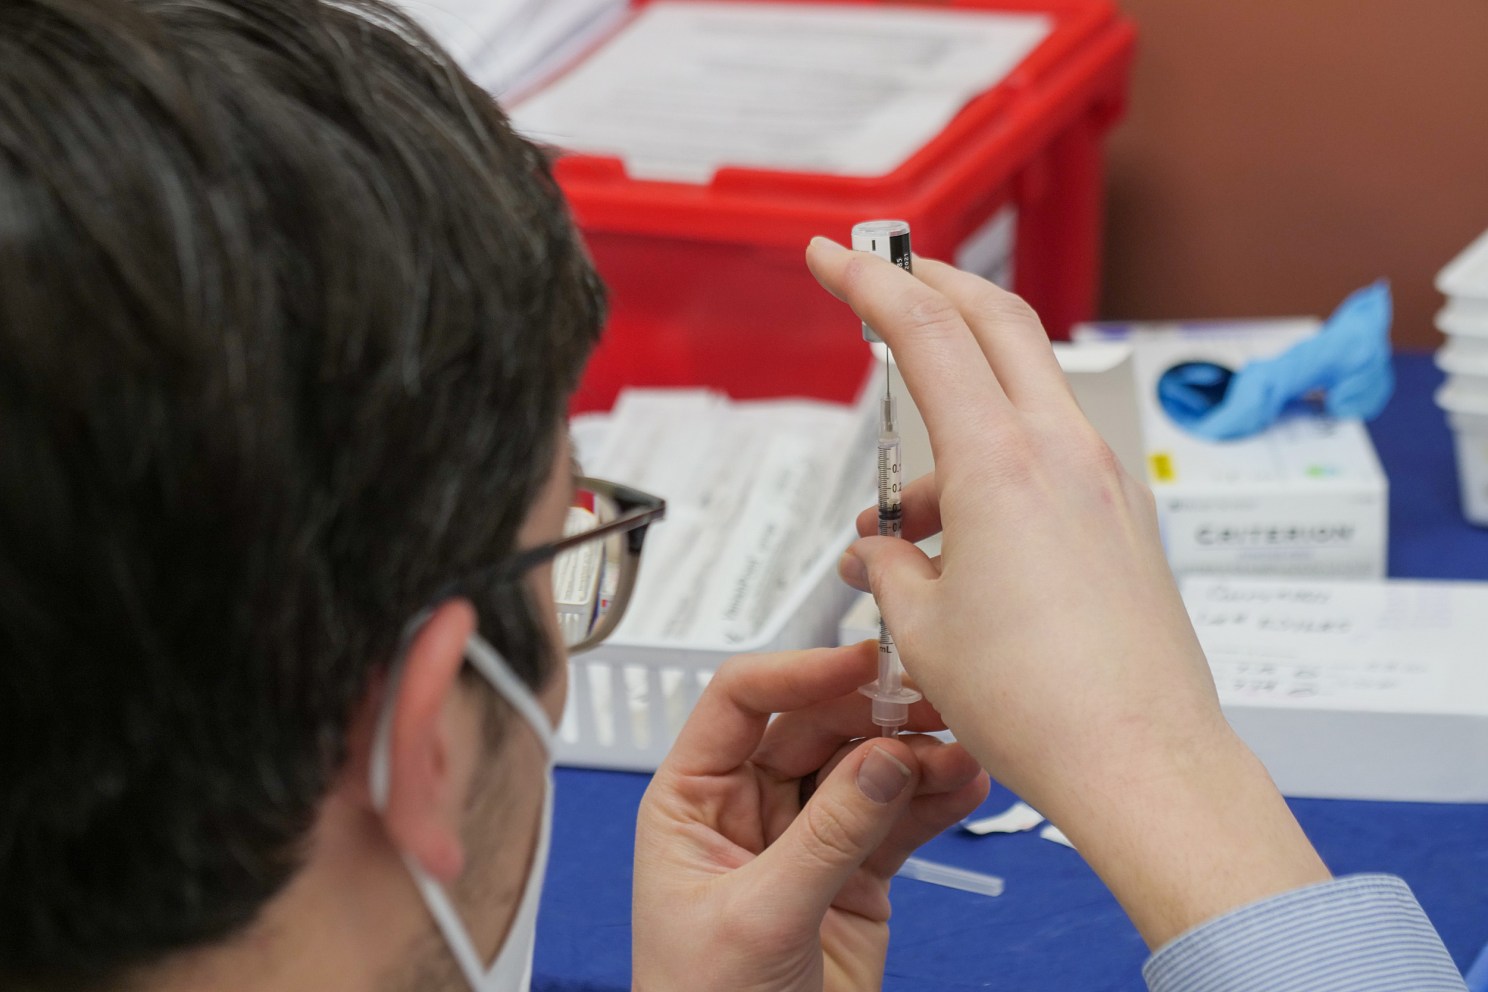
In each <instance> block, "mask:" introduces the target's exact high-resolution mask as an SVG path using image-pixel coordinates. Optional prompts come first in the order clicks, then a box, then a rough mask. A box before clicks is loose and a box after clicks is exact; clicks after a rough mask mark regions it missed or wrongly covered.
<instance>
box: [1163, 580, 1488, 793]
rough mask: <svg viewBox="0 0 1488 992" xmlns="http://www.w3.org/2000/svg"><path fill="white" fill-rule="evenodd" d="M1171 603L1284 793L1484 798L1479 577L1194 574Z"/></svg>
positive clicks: (1487, 787) (1227, 706) (1484, 631)
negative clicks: (1180, 610) (1184, 612)
mask: <svg viewBox="0 0 1488 992" xmlns="http://www.w3.org/2000/svg"><path fill="white" fill-rule="evenodd" d="M1183 598H1184V601H1185V602H1186V604H1187V606H1188V610H1189V615H1190V617H1192V619H1193V622H1194V629H1195V630H1197V631H1198V634H1199V640H1200V642H1201V643H1202V644H1203V646H1204V651H1205V653H1206V654H1207V656H1208V658H1209V665H1210V668H1211V669H1212V671H1213V673H1214V679H1215V685H1216V686H1217V688H1218V690H1219V699H1220V703H1221V705H1222V706H1223V707H1224V711H1225V715H1226V716H1227V717H1228V718H1229V721H1230V724H1231V725H1232V726H1233V727H1234V728H1235V731H1236V732H1237V733H1238V734H1239V735H1240V737H1241V738H1242V739H1243V740H1244V741H1245V742H1246V743H1247V744H1248V745H1249V746H1250V747H1251V749H1252V750H1254V751H1255V753H1256V754H1257V756H1259V758H1260V759H1261V761H1262V762H1263V763H1264V764H1265V766H1266V769H1267V770H1268V771H1269V772H1270V773H1271V777H1272V778H1273V779H1274V780H1275V781H1276V785H1277V787H1278V788H1280V789H1281V791H1282V792H1283V793H1284V794H1286V795H1289V796H1312V797H1321V798H1334V799H1381V800H1401V801H1415V802H1488V658H1485V657H1484V655H1483V645H1484V644H1488V583H1465V582H1415V581H1400V580H1396V581H1389V582H1317V581H1310V580H1295V579H1221V578H1211V577H1195V578H1190V579H1188V580H1187V581H1185V582H1184V584H1183Z"/></svg>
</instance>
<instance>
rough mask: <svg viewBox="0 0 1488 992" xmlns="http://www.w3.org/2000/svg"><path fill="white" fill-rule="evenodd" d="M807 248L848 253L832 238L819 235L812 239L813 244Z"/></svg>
mask: <svg viewBox="0 0 1488 992" xmlns="http://www.w3.org/2000/svg"><path fill="white" fill-rule="evenodd" d="M806 247H807V248H816V249H818V250H819V251H847V249H846V248H844V247H842V246H841V245H839V244H838V243H837V242H835V241H833V240H832V239H831V238H824V237H822V236H821V235H820V234H818V235H817V236H816V237H814V238H812V239H811V243H810V244H809V245H807V246H806Z"/></svg>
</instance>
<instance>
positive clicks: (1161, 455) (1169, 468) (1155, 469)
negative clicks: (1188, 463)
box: [1147, 451, 1178, 482]
mask: <svg viewBox="0 0 1488 992" xmlns="http://www.w3.org/2000/svg"><path fill="white" fill-rule="evenodd" d="M1147 460H1148V462H1149V463H1150V464H1151V468H1152V478H1153V479H1154V480H1155V481H1157V482H1173V481H1174V480H1176V479H1177V478H1178V473H1177V472H1175V471H1173V456H1172V455H1169V454H1168V453H1167V452H1166V451H1158V452H1154V453H1153V454H1152V455H1150V456H1149V457H1148V459H1147Z"/></svg>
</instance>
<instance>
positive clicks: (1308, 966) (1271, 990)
mask: <svg viewBox="0 0 1488 992" xmlns="http://www.w3.org/2000/svg"><path fill="white" fill-rule="evenodd" d="M1142 976H1143V977H1144V978H1145V979H1146V980H1147V987H1148V988H1149V989H1151V990H1152V992H1304V990H1305V992H1335V990H1336V992H1344V990H1347V992H1463V990H1464V989H1466V986H1465V985H1464V984H1463V981H1462V976H1461V975H1459V974H1458V972H1457V968H1456V967H1455V966H1454V965H1453V964H1452V957H1451V955H1449V954H1448V953H1447V949H1446V948H1445V947H1444V946H1443V945H1442V942H1441V938H1440V937H1439V936H1437V933H1436V928H1434V927H1433V926H1432V925H1431V921H1430V920H1428V919H1427V918H1426V914H1425V912H1424V911H1423V910H1422V909H1421V905H1420V903H1418V902H1416V897H1415V896H1413V895H1412V894H1411V891H1410V888H1409V887H1408V886H1407V885H1406V884H1405V882H1403V881H1401V880H1400V879H1398V878H1395V877H1394V876H1392V875H1350V876H1347V877H1345V878H1337V879H1333V880H1332V881H1329V882H1322V883H1319V884H1317V885H1310V886H1307V887H1306V888H1302V889H1296V890H1293V891H1291V892H1284V893H1282V894H1281V895H1278V896H1273V897H1272V898H1270V899H1265V900H1263V901H1261V902H1258V903H1254V904H1252V905H1249V906H1243V907H1241V908H1240V909H1236V910H1234V911H1232V912H1230V913H1226V914H1225V915H1224V916H1220V917H1216V918H1215V919H1212V920H1209V921H1208V922H1206V923H1203V924H1200V925H1199V926H1197V927H1195V928H1194V929H1192V930H1190V931H1188V932H1187V933H1185V934H1183V935H1181V936H1179V937H1177V938H1176V939H1174V940H1172V941H1170V942H1169V943H1167V944H1165V945H1163V946H1162V947H1161V948H1159V949H1158V951H1157V953H1155V954H1153V955H1152V957H1150V958H1148V959H1147V964H1146V965H1145V966H1144V967H1143V968H1142Z"/></svg>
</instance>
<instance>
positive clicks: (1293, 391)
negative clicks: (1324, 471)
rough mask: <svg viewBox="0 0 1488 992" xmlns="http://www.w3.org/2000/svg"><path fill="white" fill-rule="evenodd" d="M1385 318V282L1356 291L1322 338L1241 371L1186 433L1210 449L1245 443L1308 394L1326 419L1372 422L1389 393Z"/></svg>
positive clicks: (1322, 332) (1387, 295) (1387, 286)
mask: <svg viewBox="0 0 1488 992" xmlns="http://www.w3.org/2000/svg"><path fill="white" fill-rule="evenodd" d="M1390 315H1391V306H1390V284H1389V283H1388V282H1386V281H1385V280H1383V279H1381V280H1380V281H1378V282H1376V283H1373V284H1372V285H1369V286H1365V287H1364V288H1363V289H1359V290H1355V291H1354V292H1353V293H1351V294H1349V296H1348V297H1347V298H1346V299H1345V300H1344V301H1343V302H1342V303H1340V304H1339V305H1338V309H1337V310H1334V311H1333V315H1332V316H1331V317H1329V318H1328V320H1327V322H1326V323H1324V324H1323V327H1322V330H1320V331H1318V333H1317V334H1315V335H1313V336H1312V337H1310V338H1307V339H1306V340H1303V341H1299V342H1297V343H1296V344H1295V345H1293V346H1292V347H1291V348H1288V349H1287V350H1286V351H1284V352H1282V353H1281V354H1280V355H1276V356H1274V357H1272V358H1262V359H1258V360H1256V361H1253V362H1250V363H1249V364H1247V365H1246V366H1245V367H1244V368H1242V369H1241V370H1240V371H1239V372H1236V373H1235V374H1234V376H1233V377H1232V378H1231V379H1230V380H1229V383H1228V388H1225V389H1224V398H1223V399H1222V400H1220V402H1219V404H1218V405H1217V406H1215V407H1214V408H1213V409H1212V410H1210V411H1209V412H1208V413H1207V414H1204V415H1203V416H1201V417H1199V418H1198V419H1197V420H1195V421H1194V422H1193V423H1191V424H1188V425H1185V426H1187V427H1188V429H1189V430H1191V431H1192V432H1193V433H1195V434H1197V435H1198V436H1200V437H1204V438H1208V439H1210V440H1213V441H1231V440H1235V439H1236V438H1242V437H1247V436H1249V435H1251V434H1255V433H1257V432H1258V431H1262V430H1264V429H1266V428H1267V427H1269V426H1270V425H1271V424H1272V423H1273V422H1275V420H1276V418H1277V417H1279V416H1280V415H1281V412H1282V410H1283V409H1284V408H1285V407H1286V405H1287V404H1288V403H1290V402H1291V401H1292V400H1295V399H1299V398H1301V397H1302V396H1305V395H1306V394H1307V393H1310V392H1313V391H1314V390H1324V391H1325V392H1326V398H1325V400H1324V409H1326V410H1327V412H1328V413H1329V414H1331V415H1332V416H1335V417H1358V418H1361V419H1364V420H1368V419H1370V418H1372V417H1374V416H1377V415H1378V414H1379V412H1380V411H1381V410H1383V409H1384V407H1385V403H1387V402H1388V401H1389V399H1390V395H1391V393H1393V392H1394V391H1395V371H1394V366H1392V365H1391V364H1390ZM1201 385H1202V384H1201ZM1212 385H1213V384H1210V386H1211V388H1212Z"/></svg>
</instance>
